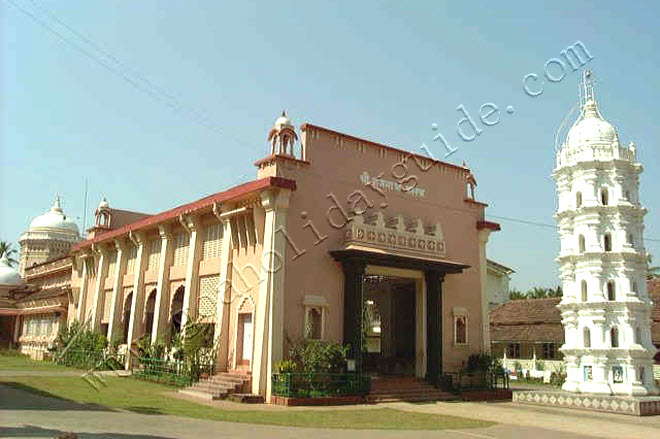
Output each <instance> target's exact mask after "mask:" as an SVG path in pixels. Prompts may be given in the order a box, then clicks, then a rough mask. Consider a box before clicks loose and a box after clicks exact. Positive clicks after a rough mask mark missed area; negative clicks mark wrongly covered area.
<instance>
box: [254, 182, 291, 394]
mask: <svg viewBox="0 0 660 439" xmlns="http://www.w3.org/2000/svg"><path fill="white" fill-rule="evenodd" d="M290 194H291V191H289V190H284V189H280V190H277V191H276V190H270V191H267V192H264V193H262V194H261V204H262V206H263V207H264V209H265V211H266V216H265V225H264V241H263V255H262V259H261V273H262V280H263V281H262V282H261V283H260V284H259V296H258V299H257V304H256V310H255V325H254V351H253V355H252V393H255V394H261V395H264V396H265V399H266V401H267V402H270V393H271V375H272V371H273V368H274V365H275V363H277V362H278V361H280V360H281V359H282V358H283V354H284V266H285V261H286V238H285V233H286V213H287V209H288V207H289V195H290Z"/></svg>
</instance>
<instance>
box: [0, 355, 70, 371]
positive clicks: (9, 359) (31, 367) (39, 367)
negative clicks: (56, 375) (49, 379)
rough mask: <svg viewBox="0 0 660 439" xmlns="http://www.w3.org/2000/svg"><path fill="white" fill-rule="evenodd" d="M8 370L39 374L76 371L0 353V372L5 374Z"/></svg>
mask: <svg viewBox="0 0 660 439" xmlns="http://www.w3.org/2000/svg"><path fill="white" fill-rule="evenodd" d="M8 370H20V371H35V372H39V371H60V370H72V371H75V370H76V369H73V368H67V367H66V366H61V365H59V364H55V363H53V362H52V361H35V360H32V359H30V358H29V357H27V356H25V355H16V354H13V353H12V354H6V353H2V352H0V372H6V371H8Z"/></svg>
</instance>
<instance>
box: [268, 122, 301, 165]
mask: <svg viewBox="0 0 660 439" xmlns="http://www.w3.org/2000/svg"><path fill="white" fill-rule="evenodd" d="M297 140H298V135H297V134H296V130H295V128H294V127H293V125H292V124H291V121H290V120H289V118H288V117H287V115H286V112H285V111H282V115H281V116H280V117H278V118H277V120H275V125H273V128H271V130H270V132H269V133H268V141H269V142H270V145H271V148H270V153H271V154H272V155H275V154H279V155H286V156H291V157H293V156H294V155H295V154H294V150H293V145H294V144H295V143H296V141H297Z"/></svg>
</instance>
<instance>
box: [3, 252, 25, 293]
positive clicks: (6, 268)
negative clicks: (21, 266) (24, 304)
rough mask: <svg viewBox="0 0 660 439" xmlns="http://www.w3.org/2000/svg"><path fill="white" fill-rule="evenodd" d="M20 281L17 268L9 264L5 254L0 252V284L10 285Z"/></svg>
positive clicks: (16, 284) (17, 283)
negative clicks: (0, 254)
mask: <svg viewBox="0 0 660 439" xmlns="http://www.w3.org/2000/svg"><path fill="white" fill-rule="evenodd" d="M22 283H23V281H22V280H21V275H20V274H18V270H16V269H15V268H13V267H12V266H11V265H9V258H7V255H6V254H2V256H1V257H0V285H2V286H9V287H12V286H18V285H20V284H22Z"/></svg>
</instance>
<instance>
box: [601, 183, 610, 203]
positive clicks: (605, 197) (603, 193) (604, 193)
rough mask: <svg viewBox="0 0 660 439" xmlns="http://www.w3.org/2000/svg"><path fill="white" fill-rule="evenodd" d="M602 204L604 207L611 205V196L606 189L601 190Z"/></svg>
mask: <svg viewBox="0 0 660 439" xmlns="http://www.w3.org/2000/svg"><path fill="white" fill-rule="evenodd" d="M600 203H601V204H602V205H603V206H607V205H608V204H610V194H609V192H608V191H607V188H606V187H604V188H602V189H601V190H600Z"/></svg>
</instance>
